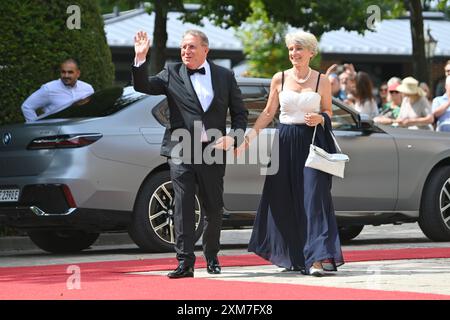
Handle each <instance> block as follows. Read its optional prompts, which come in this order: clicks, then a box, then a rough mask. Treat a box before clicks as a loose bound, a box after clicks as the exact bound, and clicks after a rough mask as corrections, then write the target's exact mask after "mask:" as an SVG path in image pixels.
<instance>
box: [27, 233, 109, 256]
mask: <svg viewBox="0 0 450 320" xmlns="http://www.w3.org/2000/svg"><path fill="white" fill-rule="evenodd" d="M99 235H100V234H99V233H88V232H85V231H81V230H30V231H28V236H29V237H30V239H31V241H33V243H34V244H35V245H37V246H38V247H39V248H41V249H42V250H45V251H48V252H52V253H70V252H78V251H81V250H84V249H87V248H89V247H90V246H91V245H92V244H93V243H94V242H95V241H96V240H97V238H98V236H99Z"/></svg>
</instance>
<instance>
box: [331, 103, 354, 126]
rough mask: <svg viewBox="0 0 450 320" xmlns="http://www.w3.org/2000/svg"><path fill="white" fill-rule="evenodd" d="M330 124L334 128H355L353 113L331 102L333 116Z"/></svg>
mask: <svg viewBox="0 0 450 320" xmlns="http://www.w3.org/2000/svg"><path fill="white" fill-rule="evenodd" d="M331 124H332V126H333V129H334V130H355V129H356V128H357V124H356V120H355V118H354V117H353V115H352V114H351V113H350V112H349V111H347V110H345V109H343V108H341V107H340V106H339V105H337V104H336V103H334V102H333V116H332V117H331Z"/></svg>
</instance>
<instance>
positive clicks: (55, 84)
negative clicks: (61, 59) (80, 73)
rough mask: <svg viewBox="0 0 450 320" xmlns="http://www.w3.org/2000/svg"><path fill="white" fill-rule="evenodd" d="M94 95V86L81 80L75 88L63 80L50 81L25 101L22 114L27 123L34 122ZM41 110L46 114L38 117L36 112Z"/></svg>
mask: <svg viewBox="0 0 450 320" xmlns="http://www.w3.org/2000/svg"><path fill="white" fill-rule="evenodd" d="M93 93H94V89H93V88H92V86H91V85H90V84H88V83H86V82H83V81H81V80H77V82H76V83H75V85H74V86H73V87H71V86H66V85H65V84H64V83H63V82H62V80H61V79H58V80H54V81H50V82H47V83H46V84H44V85H42V87H41V88H40V89H39V90H37V91H35V92H33V93H32V94H31V95H30V96H29V97H28V98H27V99H26V100H25V101H24V103H23V104H22V112H23V115H24V117H25V120H26V122H32V121H35V120H37V119H38V118H42V117H45V116H47V115H49V114H52V113H55V112H58V111H61V110H63V109H65V108H67V107H69V106H70V105H72V103H74V102H75V101H78V100H81V99H84V98H86V97H87V96H89V95H91V94H93ZM39 108H42V109H43V112H44V113H43V114H42V115H40V116H39V117H38V115H37V113H36V110H37V109H39Z"/></svg>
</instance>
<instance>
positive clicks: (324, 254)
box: [237, 31, 344, 276]
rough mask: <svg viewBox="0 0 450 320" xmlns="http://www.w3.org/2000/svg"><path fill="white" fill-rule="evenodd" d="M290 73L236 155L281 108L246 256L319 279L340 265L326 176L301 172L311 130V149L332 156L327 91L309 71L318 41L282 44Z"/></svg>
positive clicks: (293, 39)
mask: <svg viewBox="0 0 450 320" xmlns="http://www.w3.org/2000/svg"><path fill="white" fill-rule="evenodd" d="M286 46H287V48H288V51H289V59H290V61H291V63H292V68H291V69H288V70H285V71H282V72H278V73H277V74H275V75H274V76H273V78H272V82H271V87H270V95H269V99H268V102H267V106H266V108H265V109H264V110H263V112H262V113H261V115H260V116H259V118H258V120H257V121H256V123H255V125H254V127H253V128H252V129H251V130H250V131H249V133H248V134H247V135H246V137H245V142H244V143H243V144H242V145H241V146H240V147H239V148H238V150H237V153H238V154H240V153H241V152H243V150H244V149H245V148H247V147H248V146H249V144H250V143H251V141H252V140H253V139H255V138H256V137H257V136H258V133H259V131H260V130H261V129H263V128H265V127H266V126H267V125H268V124H269V123H271V121H272V119H273V117H274V116H275V114H276V113H277V111H278V107H279V108H280V125H279V127H278V137H279V140H278V143H279V157H278V159H279V165H278V167H279V170H278V172H277V173H276V174H274V175H268V176H267V177H266V180H265V184H264V188H263V193H262V197H261V202H260V204H259V207H258V212H257V215H256V219H255V222H254V226H253V232H252V235H251V239H250V243H249V248H248V250H249V251H250V252H254V253H256V254H257V255H259V256H261V257H263V258H264V259H266V260H269V261H271V262H272V263H273V264H275V265H277V266H280V267H283V268H285V270H288V271H301V272H302V273H304V274H310V275H314V276H322V275H324V274H325V271H337V267H338V266H340V265H342V264H343V263H344V260H343V257H342V251H341V246H340V241H339V234H338V227H337V224H336V218H335V215H334V208H333V201H332V198H331V181H332V179H331V176H330V175H329V174H327V173H324V172H322V171H318V170H315V169H312V168H308V167H305V161H306V158H307V156H308V153H309V145H310V144H311V140H312V135H313V131H314V127H316V126H317V133H316V141H315V144H316V145H318V146H320V147H322V148H323V149H325V150H327V151H329V152H336V149H335V145H334V142H333V139H332V137H331V121H330V118H331V116H332V107H331V85H330V83H329V81H328V79H327V77H326V76H325V75H322V74H320V73H319V72H317V71H315V70H312V69H311V68H310V67H309V63H310V60H311V58H312V57H314V55H315V54H317V40H316V38H315V36H314V35H312V34H311V33H308V32H303V31H301V32H295V33H291V34H288V35H287V36H286Z"/></svg>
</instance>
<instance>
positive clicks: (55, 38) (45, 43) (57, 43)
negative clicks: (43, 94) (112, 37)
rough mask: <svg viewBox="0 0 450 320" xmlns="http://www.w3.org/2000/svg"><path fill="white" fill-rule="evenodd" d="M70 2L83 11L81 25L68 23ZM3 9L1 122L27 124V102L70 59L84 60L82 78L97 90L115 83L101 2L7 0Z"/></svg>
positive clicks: (81, 63) (0, 75) (0, 47)
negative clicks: (71, 26) (24, 105)
mask: <svg viewBox="0 0 450 320" xmlns="http://www.w3.org/2000/svg"><path fill="white" fill-rule="evenodd" d="M70 5H77V6H79V8H80V9H81V15H80V18H81V19H80V21H81V25H80V29H72V30H71V29H69V28H68V26H67V23H66V22H67V21H68V20H69V21H71V20H70V19H69V18H70V17H71V16H72V12H69V13H67V8H68V7H69V6H70ZM0 12H1V13H0V30H1V32H0V88H1V91H0V124H6V123H16V122H23V121H24V119H23V116H22V112H21V109H20V107H21V105H22V103H23V101H24V100H25V99H26V98H27V97H28V96H29V95H30V94H31V93H33V92H34V91H35V90H37V89H39V88H40V86H41V85H42V84H44V83H46V82H48V81H51V80H55V79H58V78H59V65H60V62H61V61H63V60H64V59H66V58H69V57H73V58H75V59H77V60H78V61H79V63H80V69H81V77H80V80H83V81H86V82H88V83H90V84H91V85H92V86H93V87H94V89H95V90H98V89H103V88H105V87H108V86H110V85H112V83H113V80H114V65H113V64H112V60H111V51H110V49H109V47H108V45H107V43H106V37H105V33H104V24H103V19H102V17H101V15H100V10H99V7H98V3H97V1H92V0H76V1H73V0H70V1H68V0H21V1H16V0H3V1H2V4H1V7H0Z"/></svg>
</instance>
